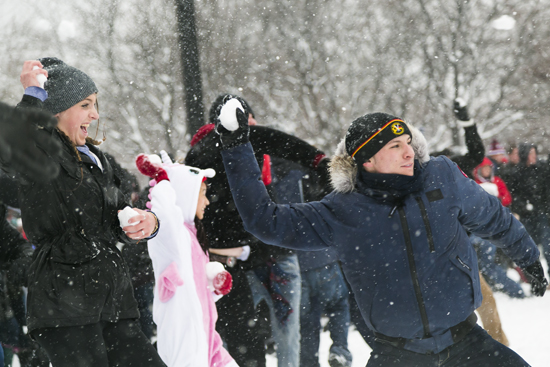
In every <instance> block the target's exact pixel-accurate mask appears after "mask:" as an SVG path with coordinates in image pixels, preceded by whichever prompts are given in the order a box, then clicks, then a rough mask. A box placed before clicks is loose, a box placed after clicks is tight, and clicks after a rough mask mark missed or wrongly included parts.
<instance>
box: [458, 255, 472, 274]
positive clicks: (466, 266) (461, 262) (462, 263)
mask: <svg viewBox="0 0 550 367" xmlns="http://www.w3.org/2000/svg"><path fill="white" fill-rule="evenodd" d="M456 260H457V261H458V262H459V263H460V265H462V266H463V267H465V268H466V269H468V270H470V271H472V269H471V268H470V267H469V266H468V264H466V263H465V262H464V261H462V259H461V258H460V257H458V255H456Z"/></svg>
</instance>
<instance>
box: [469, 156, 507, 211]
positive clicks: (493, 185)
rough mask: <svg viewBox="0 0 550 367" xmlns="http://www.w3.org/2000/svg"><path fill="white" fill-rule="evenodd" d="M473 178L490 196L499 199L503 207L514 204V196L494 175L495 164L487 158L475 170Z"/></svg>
mask: <svg viewBox="0 0 550 367" xmlns="http://www.w3.org/2000/svg"><path fill="white" fill-rule="evenodd" d="M473 176H474V179H475V181H476V182H477V183H478V184H480V185H481V186H482V187H483V188H484V189H485V191H487V192H488V193H489V194H491V195H493V196H496V197H497V198H499V200H500V202H501V203H502V205H503V206H509V205H510V204H512V195H510V191H508V187H506V183H504V181H503V180H502V179H501V178H500V177H498V176H495V175H494V174H493V162H491V160H490V159H489V158H487V157H485V158H483V161H482V162H481V164H479V165H478V166H477V167H476V168H474V171H473Z"/></svg>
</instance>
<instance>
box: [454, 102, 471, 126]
mask: <svg viewBox="0 0 550 367" xmlns="http://www.w3.org/2000/svg"><path fill="white" fill-rule="evenodd" d="M453 111H454V113H455V116H456V118H457V119H459V120H460V121H470V115H469V114H468V106H466V102H464V100H463V99H461V98H457V99H455V101H454V104H453Z"/></svg>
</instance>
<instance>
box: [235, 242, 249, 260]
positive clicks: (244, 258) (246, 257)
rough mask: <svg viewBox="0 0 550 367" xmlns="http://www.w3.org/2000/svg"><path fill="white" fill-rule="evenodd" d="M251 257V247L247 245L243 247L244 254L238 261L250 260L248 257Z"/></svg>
mask: <svg viewBox="0 0 550 367" xmlns="http://www.w3.org/2000/svg"><path fill="white" fill-rule="evenodd" d="M249 256H250V246H248V245H245V246H243V252H242V253H241V256H239V257H238V258H237V259H239V260H241V261H246V260H248V257H249Z"/></svg>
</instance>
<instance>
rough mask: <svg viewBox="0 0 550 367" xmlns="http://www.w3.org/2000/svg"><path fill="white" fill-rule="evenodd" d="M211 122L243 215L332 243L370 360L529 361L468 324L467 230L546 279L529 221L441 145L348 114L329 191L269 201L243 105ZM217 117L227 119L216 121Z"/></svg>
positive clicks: (314, 245) (472, 269) (296, 237)
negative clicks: (369, 337)
mask: <svg viewBox="0 0 550 367" xmlns="http://www.w3.org/2000/svg"><path fill="white" fill-rule="evenodd" d="M235 113H236V117H237V121H238V127H237V128H236V129H233V130H228V129H227V128H226V127H225V126H228V127H231V125H229V124H227V125H226V124H225V122H226V121H225V119H224V120H222V121H220V124H219V125H218V126H217V131H218V132H219V134H220V140H221V142H222V145H223V150H222V157H223V161H224V165H225V168H226V174H227V178H228V181H229V184H230V187H231V192H232V194H233V198H234V200H235V204H236V206H237V208H238V210H239V214H240V215H241V218H242V220H243V223H244V226H245V228H246V229H247V231H249V232H250V233H252V234H254V235H255V236H257V237H258V238H259V239H261V240H262V241H263V242H265V243H268V244H272V245H277V246H287V247H289V248H294V249H301V250H321V249H325V248H334V249H335V251H336V253H337V254H338V256H339V259H340V261H341V263H342V267H343V270H344V273H345V275H346V278H347V279H348V281H349V284H350V286H351V288H352V289H353V292H354V294H355V297H356V299H357V303H358V306H359V308H360V310H361V312H362V314H363V318H364V319H365V322H366V323H367V325H368V326H369V328H371V329H372V330H373V331H374V333H375V337H376V339H375V342H374V345H373V352H372V354H371V358H370V359H369V362H368V364H367V366H369V367H372V366H388V365H392V366H407V367H411V366H427V365H436V364H439V365H442V366H445V365H451V364H452V365H461V366H481V365H484V366H489V365H492V366H497V365H498V366H528V364H527V363H526V362H525V361H524V360H523V359H522V358H521V357H520V356H518V355H517V354H516V353H515V352H513V351H512V350H510V349H509V348H507V347H505V346H504V345H502V344H500V343H498V342H496V341H495V340H494V339H492V338H491V337H490V336H489V335H488V334H487V333H486V332H485V331H484V330H483V329H481V327H479V326H477V324H476V316H475V313H474V311H475V309H476V308H477V307H479V305H480V304H481V290H480V282H479V271H478V267H477V259H476V254H475V250H474V249H473V247H472V245H471V243H470V240H469V238H468V233H467V232H468V231H471V232H472V233H474V234H476V235H478V236H480V237H484V238H491V240H492V241H494V243H495V244H496V245H497V246H500V247H502V248H503V249H504V251H505V252H506V254H507V255H508V256H510V257H511V258H512V259H513V260H514V261H515V262H516V263H517V264H518V265H519V266H520V267H522V268H524V269H525V270H526V272H527V273H528V274H530V275H531V276H532V279H533V280H532V290H533V293H534V294H536V295H538V296H542V295H543V294H544V292H545V290H546V286H547V284H548V282H547V280H546V278H545V277H544V272H543V269H542V265H541V263H540V261H539V255H540V253H539V251H538V249H537V246H536V245H535V243H534V242H533V240H532V239H531V238H530V237H529V235H528V233H527V232H526V231H525V228H524V227H523V226H522V225H521V223H520V222H519V221H517V220H516V219H515V218H514V217H513V216H512V215H511V213H510V212H509V210H508V209H507V208H504V207H503V206H502V205H501V203H500V202H499V200H498V199H497V198H495V197H493V196H491V195H489V194H488V193H486V192H485V191H484V190H483V189H482V188H481V187H480V186H479V185H478V184H476V183H475V182H474V181H473V180H471V179H469V178H467V177H465V175H464V174H463V173H462V172H461V171H460V170H459V169H458V168H457V166H456V164H454V163H453V162H452V161H450V160H449V159H448V158H446V157H436V158H433V157H429V156H428V155H427V151H426V146H427V144H426V141H425V139H424V138H423V136H422V135H421V133H420V132H419V131H418V130H416V129H415V128H414V127H413V126H412V125H410V124H408V123H405V122H404V121H403V120H402V119H400V118H397V117H395V116H391V115H388V114H385V113H373V114H367V115H364V116H362V117H359V118H358V119H356V120H354V121H353V122H352V123H351V125H350V127H349V129H348V132H347V134H346V136H345V138H344V139H343V141H342V142H341V143H340V144H339V146H338V148H337V152H336V154H335V155H334V156H333V158H332V159H331V175H332V182H333V186H334V187H335V191H333V192H332V193H331V194H329V195H327V196H326V197H325V198H323V199H322V200H321V201H318V202H311V203H305V204H289V205H277V204H275V203H273V202H272V201H271V200H270V198H269V195H268V193H267V192H266V190H265V187H264V186H263V185H261V183H260V182H259V181H258V177H259V175H260V171H259V168H258V165H257V163H256V161H255V160H254V156H253V150H252V146H251V144H250V143H249V142H248V140H249V139H248V135H249V133H248V130H249V128H248V125H247V124H246V118H245V116H244V114H243V113H242V112H241V111H240V110H239V109H235ZM222 124H223V125H222Z"/></svg>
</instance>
